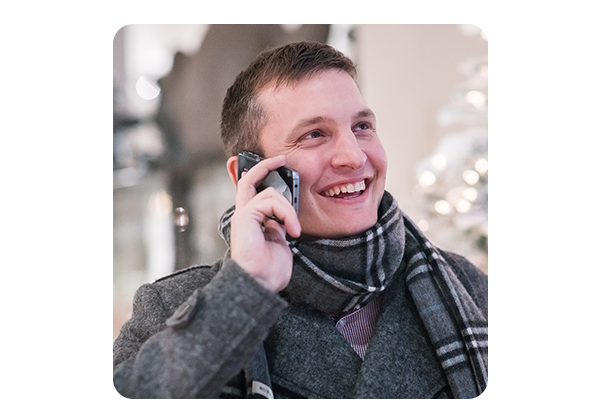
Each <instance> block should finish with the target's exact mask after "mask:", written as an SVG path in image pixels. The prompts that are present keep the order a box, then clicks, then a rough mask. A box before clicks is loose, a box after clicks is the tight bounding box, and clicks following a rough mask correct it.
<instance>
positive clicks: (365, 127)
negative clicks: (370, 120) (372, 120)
mask: <svg viewBox="0 0 600 419" xmlns="http://www.w3.org/2000/svg"><path fill="white" fill-rule="evenodd" d="M355 129H356V130H358V131H361V130H365V129H369V125H368V124H366V123H364V122H361V123H360V124H358V125H356V127H355Z"/></svg>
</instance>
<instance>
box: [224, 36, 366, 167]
mask: <svg viewBox="0 0 600 419" xmlns="http://www.w3.org/2000/svg"><path fill="white" fill-rule="evenodd" d="M336 68H337V69H339V70H343V71H345V72H346V73H348V74H349V75H350V76H351V77H352V79H354V81H355V82H356V77H357V76H356V67H355V66H354V63H353V62H352V60H350V59H349V58H348V57H346V56H345V55H344V54H342V53H341V52H339V51H338V50H336V49H335V48H333V47H331V46H329V45H325V44H321V43H319V42H312V41H307V42H298V43H293V44H288V45H284V46H283V47H279V48H275V49H271V50H266V51H263V52H262V53H261V54H260V55H259V56H258V57H257V58H256V59H255V60H254V61H253V62H252V63H250V65H249V66H248V68H246V69H245V70H244V71H242V72H241V73H240V74H238V76H237V77H236V79H235V82H234V83H233V84H232V85H231V87H230V88H229V89H227V93H226V95H225V100H224V101H223V108H222V111H221V139H222V140H223V145H224V148H225V154H226V155H227V156H228V157H230V156H235V155H237V154H238V153H239V152H241V151H244V150H248V151H252V152H254V153H258V154H261V155H262V154H263V153H262V149H261V146H260V141H259V140H260V135H259V134H260V130H261V129H262V127H263V125H264V123H265V122H266V115H265V112H264V110H263V109H261V107H260V105H259V103H258V101H257V95H258V93H259V92H260V91H261V90H262V89H263V88H264V87H265V86H267V85H268V84H269V83H271V82H274V83H275V86H280V85H282V84H294V83H298V82H299V81H301V80H303V79H304V78H306V77H310V76H311V75H313V74H315V73H317V72H319V71H323V70H328V69H336Z"/></svg>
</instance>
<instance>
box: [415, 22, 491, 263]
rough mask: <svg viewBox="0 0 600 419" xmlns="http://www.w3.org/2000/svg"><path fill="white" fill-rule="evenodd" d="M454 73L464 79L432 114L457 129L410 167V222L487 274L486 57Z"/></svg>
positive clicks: (466, 62) (462, 65)
mask: <svg viewBox="0 0 600 419" xmlns="http://www.w3.org/2000/svg"><path fill="white" fill-rule="evenodd" d="M477 32H478V33H477V34H479V35H481V36H482V37H484V34H483V33H481V31H480V30H479V29H478V28H477ZM459 71H460V72H461V74H464V75H465V76H466V77H467V79H466V80H465V81H464V82H463V83H461V84H460V85H459V86H458V87H457V89H456V90H455V92H454V95H453V97H452V100H451V102H450V103H449V104H448V105H446V106H444V107H443V108H442V109H441V110H440V111H439V113H438V122H439V123H440V124H441V125H442V126H457V131H456V132H453V133H451V134H448V135H446V136H444V137H442V138H441V139H440V141H439V143H438V145H437V146H436V148H435V149H434V151H433V153H432V154H431V155H429V156H427V157H426V158H424V159H423V160H421V161H420V162H419V163H418V164H417V166H416V168H415V176H416V185H415V195H416V201H417V213H418V215H417V218H416V220H418V225H419V227H420V228H421V230H423V231H424V232H426V235H427V236H428V237H429V238H430V240H432V242H433V243H435V244H436V245H437V246H439V247H441V248H442V249H447V250H451V251H454V252H456V253H459V254H461V255H463V256H465V257H467V258H468V259H469V260H470V261H471V262H473V263H474V264H475V265H477V266H478V267H479V268H481V269H482V270H484V271H485V272H487V249H488V224H487V220H488V147H487V143H488V129H487V115H488V88H487V87H488V79H487V57H480V58H473V59H470V60H467V61H465V62H463V63H462V64H461V66H460V68H459Z"/></svg>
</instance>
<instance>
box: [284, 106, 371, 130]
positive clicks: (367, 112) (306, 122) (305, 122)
mask: <svg viewBox="0 0 600 419" xmlns="http://www.w3.org/2000/svg"><path fill="white" fill-rule="evenodd" d="M374 117H375V113H374V112H373V111H372V110H371V109H369V108H367V109H364V110H362V111H360V112H358V113H356V114H355V115H354V116H353V118H352V119H357V118H374ZM328 119H329V118H325V117H323V116H316V117H314V118H306V119H301V120H300V121H299V122H298V123H297V124H296V127H295V128H296V129H297V128H303V127H308V126H311V125H315V124H318V123H320V122H323V121H326V120H328Z"/></svg>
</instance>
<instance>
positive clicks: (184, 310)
mask: <svg viewBox="0 0 600 419" xmlns="http://www.w3.org/2000/svg"><path fill="white" fill-rule="evenodd" d="M190 307H191V306H190V305H189V304H186V305H184V306H182V307H179V308H178V309H177V312H176V313H175V318H176V319H177V320H180V319H181V318H182V317H183V316H185V315H186V313H187V312H188V311H190Z"/></svg>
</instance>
